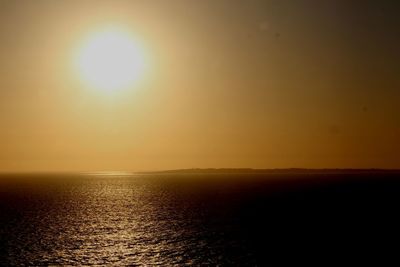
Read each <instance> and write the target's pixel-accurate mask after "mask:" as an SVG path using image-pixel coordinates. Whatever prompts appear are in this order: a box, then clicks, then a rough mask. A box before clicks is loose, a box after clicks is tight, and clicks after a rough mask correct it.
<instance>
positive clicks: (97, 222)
mask: <svg viewBox="0 0 400 267" xmlns="http://www.w3.org/2000/svg"><path fill="white" fill-rule="evenodd" d="M399 178H400V176H399V174H396V173H390V174H382V173H375V174H374V173H364V174H354V173H352V174H346V173H343V174H287V175H283V174H237V173H236V174H235V173H230V174H182V173H180V174H124V175H121V174H111V175H105V174H91V175H87V174H68V175H67V174H62V175H61V174H46V175H39V174H35V175H33V174H32V175H2V176H1V182H0V183H1V187H0V212H1V219H0V238H1V240H0V241H1V247H0V265H1V266H54V265H64V266H65V265H69V266H71V265H72V266H78V265H79V266H82V265H94V266H102V265H107V266H110V265H115V266H127V265H130V266H132V265H161V266H186V265H193V266H279V265H284V264H286V263H289V262H297V263H300V262H302V263H318V262H319V263H324V262H325V263H326V262H330V261H337V260H339V261H340V260H343V259H345V258H348V256H351V258H352V259H353V260H360V259H363V260H368V259H369V258H370V257H374V256H377V255H378V254H377V252H378V249H379V250H380V251H381V250H382V248H384V252H385V253H386V254H385V255H386V256H385V257H386V258H385V259H389V258H390V259H396V257H397V256H396V255H397V253H398V252H397V248H398V242H399V241H398V240H399V239H398V237H399V235H398V228H399V227H400V224H399V219H398V213H399V203H400V201H399V200H400V194H399V193H400V180H399ZM391 242H394V243H391ZM391 244H394V245H391ZM392 249H393V251H392ZM379 255H382V254H379Z"/></svg>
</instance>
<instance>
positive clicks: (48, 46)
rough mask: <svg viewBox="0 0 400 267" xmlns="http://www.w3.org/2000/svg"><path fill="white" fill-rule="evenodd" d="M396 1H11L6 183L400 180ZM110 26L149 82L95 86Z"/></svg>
mask: <svg viewBox="0 0 400 267" xmlns="http://www.w3.org/2000/svg"><path fill="white" fill-rule="evenodd" d="M397 2H398V1H361V0H360V1H349V0H343V1H317V0H315V1H311V0H310V1H305V0H296V1H278V0H275V1H274V0H270V1H268V0H264V1H262V0H260V1H255V0H253V1H252V0H243V1H239V0H238V1H234V0H231V1H228V0H226V1H222V0H215V1H211V0H210V1H189V0H187V1H183V0H182V1H173V0H169V1H165V0H159V1H150V0H146V1H144V0H143V1H51V0H49V1H6V0H0V40H1V43H0V75H1V76H0V125H1V131H0V171H64V170H68V171H92V170H159V169H173V168H192V167H254V168H282V167H307V168H323V167H327V168H330V167H343V168H348V167H352V168H372V167H378V168H400V76H399V75H400V73H399V71H400V51H399V49H400V16H399V14H398V13H399V10H400V9H399V7H400V6H399V4H398V3H397ZM109 25H117V26H121V27H124V28H127V29H129V31H131V33H132V34H133V35H134V36H135V37H136V38H137V40H140V42H141V43H143V44H144V47H145V48H146V51H147V53H148V55H149V66H150V67H149V71H148V74H147V75H146V79H145V80H144V81H143V82H142V83H140V84H136V85H135V86H132V88H129V89H128V90H123V91H120V92H114V93H113V94H105V93H104V92H102V91H99V90H94V89H93V88H91V89H90V88H87V87H85V86H84V85H83V84H82V83H81V82H80V81H79V79H78V77H77V75H76V72H75V70H74V69H73V68H72V65H73V64H72V63H71V62H72V61H73V57H74V51H76V48H77V47H79V45H80V43H81V42H82V40H84V39H85V38H86V36H88V35H90V34H91V33H92V32H95V31H98V30H101V29H102V28H104V27H107V26H109Z"/></svg>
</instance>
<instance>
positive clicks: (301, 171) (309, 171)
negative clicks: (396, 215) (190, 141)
mask: <svg viewBox="0 0 400 267" xmlns="http://www.w3.org/2000/svg"><path fill="white" fill-rule="evenodd" d="M139 173H159V174H163V173H164V174H246V173H250V174H252V173H254V174H346V173H354V174H360V173H400V169H307V168H286V169H284V168H282V169H252V168H191V169H175V170H163V171H147V172H139Z"/></svg>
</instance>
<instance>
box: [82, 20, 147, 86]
mask: <svg viewBox="0 0 400 267" xmlns="http://www.w3.org/2000/svg"><path fill="white" fill-rule="evenodd" d="M146 63H147V62H146V59H145V53H144V50H143V49H142V47H141V46H140V45H139V43H138V42H137V41H136V40H135V39H134V38H133V37H132V35H131V34H130V33H129V32H128V31H124V30H121V29H115V28H107V29H105V30H103V31H99V32H96V33H93V34H91V35H89V36H88V38H86V40H85V41H84V42H83V44H82V45H81V46H80V47H79V49H78V53H77V56H76V60H75V65H76V66H75V67H76V69H77V71H78V75H79V76H80V78H81V80H82V81H83V82H84V83H86V84H87V85H89V86H91V87H93V88H95V89H100V90H106V91H115V90H120V89H124V88H129V87H131V86H133V85H134V84H135V83H136V82H138V81H139V80H140V79H141V78H143V75H144V72H145V69H146Z"/></svg>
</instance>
